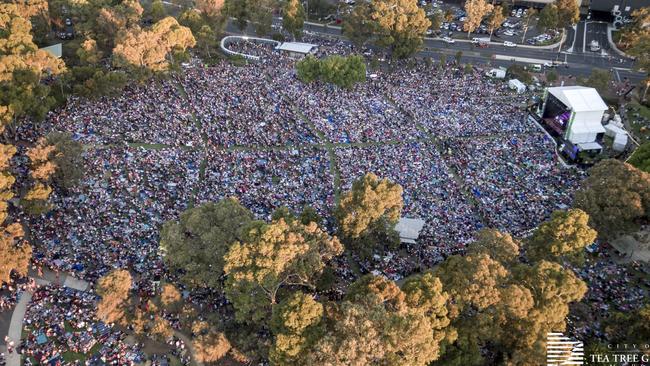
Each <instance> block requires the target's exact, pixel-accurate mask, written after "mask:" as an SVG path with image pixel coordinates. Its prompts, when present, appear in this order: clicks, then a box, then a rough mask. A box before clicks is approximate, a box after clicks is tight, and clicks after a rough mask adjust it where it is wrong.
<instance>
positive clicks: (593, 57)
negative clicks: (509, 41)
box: [229, 22, 645, 83]
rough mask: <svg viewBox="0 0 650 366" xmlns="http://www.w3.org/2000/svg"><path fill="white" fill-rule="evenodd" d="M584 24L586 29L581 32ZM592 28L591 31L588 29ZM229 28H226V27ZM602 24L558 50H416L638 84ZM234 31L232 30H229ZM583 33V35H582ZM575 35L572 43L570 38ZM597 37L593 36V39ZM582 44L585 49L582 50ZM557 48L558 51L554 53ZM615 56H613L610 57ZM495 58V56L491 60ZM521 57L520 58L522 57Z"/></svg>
mask: <svg viewBox="0 0 650 366" xmlns="http://www.w3.org/2000/svg"><path fill="white" fill-rule="evenodd" d="M585 26H586V27H587V29H588V30H589V32H587V33H586V34H585ZM592 29H594V30H595V31H592ZM229 30H230V29H229ZM606 30H607V26H606V24H601V23H596V22H590V23H589V24H585V23H584V22H580V23H579V24H578V27H577V31H575V36H574V32H573V30H570V31H569V35H568V37H567V40H566V41H565V44H564V46H563V47H562V50H561V51H559V50H558V48H559V47H558V48H554V49H552V50H549V49H539V48H524V47H505V46H503V45H494V44H491V45H490V46H489V47H488V48H477V47H476V46H474V45H473V44H471V43H469V42H459V41H457V42H456V43H454V44H447V43H445V42H443V41H441V40H437V39H429V38H427V39H425V42H424V50H423V51H422V52H420V55H421V56H424V57H432V58H434V59H438V58H440V55H441V54H445V55H446V57H447V58H449V56H450V55H452V56H453V55H455V54H456V53H457V52H458V51H462V52H463V56H462V60H463V61H464V62H471V63H487V62H488V61H489V62H490V64H491V65H496V66H509V65H511V64H512V63H513V61H512V60H513V59H515V60H516V62H524V63H525V62H528V63H543V62H545V61H560V62H565V61H566V63H567V64H568V66H569V67H568V68H565V67H560V68H558V69H557V70H558V73H560V74H562V75H573V76H582V77H586V76H589V75H590V74H591V71H592V70H593V69H594V68H601V69H613V70H614V73H615V76H616V77H617V80H624V79H625V78H627V79H629V80H630V81H631V82H632V83H638V82H640V81H641V80H643V79H644V77H645V75H644V74H643V73H639V72H636V71H633V70H632V67H633V61H632V60H630V59H621V58H620V57H619V56H618V55H616V54H615V53H614V51H612V50H609V44H608V42H607V33H606ZM233 31H235V32H236V29H233ZM305 31H307V32H313V33H320V34H326V35H329V36H335V37H341V30H340V28H338V27H332V26H329V27H323V26H320V25H313V24H305ZM585 35H586V38H585ZM574 37H575V43H573V38H574ZM595 37H597V38H595ZM592 39H597V40H598V41H599V43H600V45H601V47H602V48H603V51H605V52H604V53H603V52H598V53H594V52H590V51H589V47H588V46H589V42H590V41H591V40H592ZM571 44H573V45H574V49H573V52H570V46H571ZM583 46H584V47H585V48H586V51H585V52H582V49H583ZM558 51H559V52H558ZM613 55H616V56H613ZM495 58H497V59H495ZM522 59H523V60H522Z"/></svg>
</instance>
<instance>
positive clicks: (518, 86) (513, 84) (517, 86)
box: [508, 79, 526, 94]
mask: <svg viewBox="0 0 650 366" xmlns="http://www.w3.org/2000/svg"><path fill="white" fill-rule="evenodd" d="M508 87H510V89H512V90H516V91H517V93H519V94H521V93H523V92H525V91H526V85H524V83H522V82H521V81H519V80H517V79H510V80H509V81H508Z"/></svg>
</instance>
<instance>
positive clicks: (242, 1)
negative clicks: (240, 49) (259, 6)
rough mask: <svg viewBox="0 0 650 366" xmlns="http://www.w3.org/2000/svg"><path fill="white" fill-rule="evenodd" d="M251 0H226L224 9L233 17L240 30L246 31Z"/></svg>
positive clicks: (249, 17)
mask: <svg viewBox="0 0 650 366" xmlns="http://www.w3.org/2000/svg"><path fill="white" fill-rule="evenodd" d="M250 2H251V0H226V4H225V8H224V9H225V10H226V13H227V14H228V15H229V16H231V17H233V18H235V24H236V25H237V28H239V31H240V32H244V31H246V28H248V23H249V22H250V21H251V17H252V11H251V9H252V6H251V4H249V3H250Z"/></svg>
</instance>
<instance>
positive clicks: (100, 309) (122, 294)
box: [97, 269, 132, 323]
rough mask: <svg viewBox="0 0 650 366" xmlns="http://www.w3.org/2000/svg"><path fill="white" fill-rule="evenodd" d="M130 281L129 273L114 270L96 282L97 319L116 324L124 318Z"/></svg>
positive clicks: (123, 270)
mask: <svg viewBox="0 0 650 366" xmlns="http://www.w3.org/2000/svg"><path fill="white" fill-rule="evenodd" d="M131 285H132V279H131V274H130V273H129V271H127V270H125V269H116V270H114V271H112V272H110V273H109V274H107V275H106V276H104V277H102V278H100V279H99V281H97V294H98V295H99V296H101V300H100V301H99V303H98V304H97V317H98V318H99V319H101V320H102V321H104V322H105V323H113V322H118V321H120V320H122V319H123V318H124V315H125V309H126V305H127V300H128V299H129V293H130V291H131Z"/></svg>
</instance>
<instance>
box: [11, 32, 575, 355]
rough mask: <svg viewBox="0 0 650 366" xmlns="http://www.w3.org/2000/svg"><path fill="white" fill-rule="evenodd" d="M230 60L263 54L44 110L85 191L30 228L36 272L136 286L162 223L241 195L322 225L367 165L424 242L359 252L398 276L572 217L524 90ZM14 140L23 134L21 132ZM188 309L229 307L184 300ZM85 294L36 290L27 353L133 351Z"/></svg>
mask: <svg viewBox="0 0 650 366" xmlns="http://www.w3.org/2000/svg"><path fill="white" fill-rule="evenodd" d="M307 41H308V42H312V43H319V44H320V47H319V50H318V54H319V55H322V54H335V53H339V54H346V53H349V52H350V50H351V48H350V46H347V45H345V44H342V43H339V42H335V41H323V40H317V39H307ZM232 49H233V50H237V51H238V52H249V53H250V54H252V55H256V56H260V57H263V59H262V60H261V61H260V62H258V63H254V64H249V65H244V66H241V65H240V66H237V65H234V64H231V63H229V62H227V61H223V62H220V63H218V64H216V65H214V66H210V67H208V66H204V65H200V64H199V63H198V62H196V60H193V61H192V62H190V63H189V64H188V65H186V67H185V68H184V72H183V75H182V76H179V77H176V78H172V79H170V80H167V81H162V82H156V83H152V84H150V85H147V86H133V87H129V88H128V89H127V90H126V91H125V92H124V93H123V94H122V95H120V96H119V97H104V98H100V99H98V100H94V101H88V100H81V99H73V100H72V101H71V102H70V103H68V104H67V106H66V107H65V108H63V109H61V110H59V111H57V112H55V113H51V114H50V116H49V118H48V121H46V123H45V124H43V125H42V126H41V128H42V129H43V130H51V129H54V130H64V131H68V132H71V133H72V134H73V136H74V138H75V139H79V140H81V141H82V142H84V143H86V144H89V145H93V146H91V147H90V148H88V149H87V150H85V151H84V168H85V171H86V172H85V176H84V178H83V180H82V182H81V184H80V185H79V186H78V187H76V188H74V189H72V191H71V192H67V193H63V192H54V193H53V195H52V197H51V202H52V203H53V205H54V210H52V211H51V212H49V213H48V214H46V215H43V216H42V217H40V218H38V219H36V220H33V221H34V222H33V223H32V225H31V229H32V230H31V232H32V238H33V242H34V244H35V253H34V257H35V262H36V263H38V264H42V265H44V266H47V267H50V268H52V269H55V270H56V271H61V272H68V273H72V274H73V275H74V276H76V277H80V278H84V279H86V280H88V281H91V282H93V281H95V280H96V279H97V278H99V277H100V276H102V275H104V274H106V273H107V272H108V271H110V270H111V269H113V268H128V269H130V270H131V272H132V273H133V274H135V275H136V278H137V279H138V281H145V282H146V281H147V280H153V279H154V278H158V279H159V278H160V276H161V275H163V274H164V266H163V264H162V261H161V258H160V253H159V250H158V240H159V230H160V227H161V225H162V224H163V223H164V222H165V221H167V220H172V219H177V218H178V215H179V214H180V212H182V211H183V210H184V209H186V208H187V207H188V205H190V204H191V203H196V204H200V203H203V202H208V201H216V200H219V199H222V198H225V197H229V196H234V197H237V198H239V200H240V201H241V202H242V204H243V205H244V206H246V207H248V208H249V209H251V211H252V212H253V213H254V214H255V215H256V216H257V217H259V218H268V217H269V214H270V213H271V212H272V211H273V210H274V209H276V208H278V207H280V206H287V207H289V208H290V209H292V210H294V211H296V212H299V211H301V210H302V209H303V208H304V207H305V206H311V207H313V208H315V209H316V210H317V211H318V212H319V213H321V214H322V215H323V216H324V217H331V215H330V213H331V210H332V208H333V206H334V204H335V202H334V197H335V196H336V194H337V191H336V190H337V187H336V184H337V182H339V180H340V189H341V190H347V189H349V188H350V186H351V185H352V182H353V181H354V180H355V179H357V178H359V177H361V176H363V175H364V174H366V173H370V172H372V173H375V174H376V175H377V176H379V177H382V178H389V179H391V180H392V181H394V182H397V183H399V184H400V185H401V186H402V187H403V188H404V195H403V198H404V210H403V212H402V216H405V217H409V218H421V219H423V220H424V221H425V226H424V229H423V232H422V233H421V236H420V240H419V243H418V245H411V246H408V247H407V248H405V250H400V251H395V252H389V253H384V255H383V256H381V257H379V256H377V257H372V258H370V259H364V260H361V259H360V258H357V261H358V264H359V267H360V268H361V270H362V271H364V272H372V271H380V272H381V273H384V274H386V275H388V276H389V277H391V278H394V279H399V278H402V277H403V276H405V275H408V274H409V273H411V272H412V271H413V270H414V269H415V268H416V267H417V266H424V267H429V266H431V265H434V264H435V263H437V262H439V261H441V260H442V259H444V257H445V256H446V255H449V254H454V253H458V252H462V251H463V249H464V248H465V246H466V245H467V244H468V243H469V242H471V240H472V238H473V235H474V234H475V232H476V231H477V230H478V229H480V228H481V227H483V226H491V227H496V228H499V229H501V230H505V231H509V232H512V233H514V234H522V233H525V232H526V231H527V230H530V229H531V228H533V227H535V226H536V225H538V224H539V223H540V222H541V221H542V220H543V219H545V218H546V217H548V216H549V215H550V213H551V212H552V211H553V210H555V209H560V208H563V207H566V206H567V205H568V204H569V203H570V201H571V194H572V191H573V189H574V188H575V187H576V185H577V183H578V181H579V179H580V178H581V177H580V174H578V173H577V172H576V171H574V170H572V169H568V168H564V167H562V166H561V165H560V164H559V163H558V162H557V160H556V155H555V152H554V147H553V144H552V142H551V141H550V140H548V139H547V138H546V136H545V135H544V134H543V133H541V132H540V131H539V129H537V127H536V126H535V125H534V124H532V123H531V122H529V121H528V120H527V119H526V115H525V112H524V110H523V109H522V106H523V105H525V102H526V98H527V97H529V95H514V94H513V93H512V92H510V91H509V90H507V89H506V88H505V86H504V85H503V84H502V83H497V82H493V81H490V80H488V79H486V78H485V77H484V76H482V70H480V69H478V68H475V69H473V70H470V71H467V70H461V69H458V68H455V67H453V65H451V64H450V65H448V66H447V67H444V68H438V67H436V66H431V65H429V66H427V65H426V64H425V63H422V64H418V65H416V66H415V67H407V66H406V65H398V67H394V68H393V69H392V70H383V71H376V73H375V74H373V76H372V77H369V79H368V80H367V82H365V83H362V84H359V85H356V86H355V87H354V88H352V89H350V90H344V89H340V88H338V87H334V86H331V85H325V84H322V83H318V82H317V83H313V84H304V83H302V82H300V81H299V80H297V78H296V75H295V71H294V61H293V60H291V59H290V58H288V57H285V56H283V55H280V54H279V53H278V52H277V51H274V50H272V49H271V48H270V47H267V46H262V47H258V46H256V45H253V44H248V43H242V44H238V45H234V46H233V48H232ZM41 132H47V131H39V133H41ZM21 136H26V137H29V139H30V140H33V139H32V138H31V137H32V136H33V134H31V133H30V132H29V131H21ZM125 142H129V143H143V144H162V145H165V146H155V147H156V149H144V148H142V147H129V146H128V145H126V144H124V143H125ZM131 146H137V144H132V145H131ZM150 148H151V147H150ZM327 224H328V225H327V226H328V229H332V228H333V223H332V222H328V223H327ZM333 266H334V270H335V272H336V273H337V274H338V275H339V276H340V277H339V278H344V279H345V280H346V281H352V280H353V279H354V278H355V274H354V271H352V270H351V269H350V268H349V265H348V262H347V260H341V261H334V265H333ZM343 288H344V286H340V287H339V286H337V287H335V289H334V290H333V292H335V294H334V296H340V295H341V294H342V291H343ZM0 294H1V293H0ZM205 298H210V297H205ZM0 299H1V298H0ZM186 299H187V301H189V302H191V303H194V304H195V305H197V306H200V307H203V306H210V307H212V308H215V307H219V306H222V305H223V302H219V303H215V302H212V303H208V304H205V303H204V302H203V299H204V297H202V296H201V295H199V294H194V293H192V294H189V293H188V294H186ZM5 301H7V302H8V303H9V304H10V305H11V304H13V302H14V301H16V299H15V298H11V297H9V298H7V299H6V300H5ZM93 301H95V299H94V298H93V296H92V295H89V294H84V293H79V292H71V290H65V289H61V288H57V287H43V288H41V289H39V290H37V291H36V292H35V294H34V300H33V302H32V304H31V305H30V307H29V309H28V314H27V317H26V319H28V320H29V321H30V322H31V323H28V324H27V327H28V328H27V329H29V331H30V333H29V335H28V337H27V341H26V342H25V343H24V346H23V349H22V351H23V352H25V354H26V355H28V356H29V357H30V358H31V359H34V360H36V361H37V362H39V363H40V362H42V361H47V360H49V359H52V357H58V356H60V355H61V354H62V353H64V352H67V351H66V350H68V349H69V350H70V351H71V352H79V351H84V352H85V351H86V348H84V349H81V348H79V347H82V346H83V345H84V344H85V345H90V344H92V345H91V346H90V348H89V349H88V350H87V351H88V353H91V354H97V353H98V354H99V355H100V357H103V359H104V360H107V361H105V362H106V363H111V362H112V363H113V364H129V362H132V361H133V360H134V359H135V358H136V357H138V355H139V352H138V349H137V347H135V346H129V345H127V344H126V343H124V339H123V334H121V333H119V332H117V331H115V330H113V329H112V328H110V327H106V326H104V325H101V326H100V325H99V323H98V322H97V321H96V320H95V319H94V318H93V317H92V315H91V314H92V312H91V311H89V310H88V309H89V308H91V307H92V305H91V303H93ZM220 301H224V300H223V298H220ZM37 324H40V325H38V326H37ZM98 327H99V328H98ZM43 340H45V342H46V343H39V342H42V341H43ZM93 340H94V341H93ZM170 341H171V342H177V341H178V340H170ZM93 342H94V343H93ZM44 344H45V345H44ZM99 344H101V345H102V346H101V347H99V348H98V346H97V345H99ZM103 345H107V346H103ZM172 346H173V345H172ZM177 348H183V349H184V346H183V347H180V346H178V347H177ZM179 352H180V351H179ZM179 355H180V353H179ZM181 358H184V359H185V360H187V358H186V354H185V353H183V355H181ZM157 362H159V363H160V364H162V363H164V360H163V359H160V360H159V359H156V360H155V361H154V364H156V363H157Z"/></svg>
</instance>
